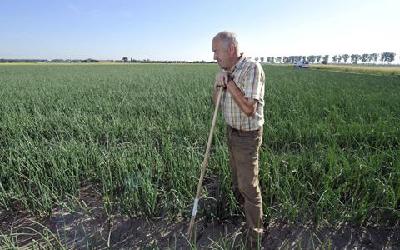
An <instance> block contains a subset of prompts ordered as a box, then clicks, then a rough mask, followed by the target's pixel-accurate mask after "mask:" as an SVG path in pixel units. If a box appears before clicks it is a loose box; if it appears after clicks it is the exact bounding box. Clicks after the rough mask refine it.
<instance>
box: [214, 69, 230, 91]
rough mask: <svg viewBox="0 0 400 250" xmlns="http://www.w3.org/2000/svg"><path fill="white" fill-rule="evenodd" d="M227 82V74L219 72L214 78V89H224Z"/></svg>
mask: <svg viewBox="0 0 400 250" xmlns="http://www.w3.org/2000/svg"><path fill="white" fill-rule="evenodd" d="M227 82H228V73H227V72H226V71H221V72H219V73H218V74H217V76H216V77H215V85H214V88H218V87H222V88H226V84H227Z"/></svg>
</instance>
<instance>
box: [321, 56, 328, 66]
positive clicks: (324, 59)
mask: <svg viewBox="0 0 400 250" xmlns="http://www.w3.org/2000/svg"><path fill="white" fill-rule="evenodd" d="M328 59H329V55H325V56H324V57H323V58H322V64H327V63H328Z"/></svg>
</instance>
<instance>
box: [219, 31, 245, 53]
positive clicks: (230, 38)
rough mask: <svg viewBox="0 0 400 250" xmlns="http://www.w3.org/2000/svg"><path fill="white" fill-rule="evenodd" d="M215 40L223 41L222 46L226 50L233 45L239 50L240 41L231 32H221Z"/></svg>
mask: <svg viewBox="0 0 400 250" xmlns="http://www.w3.org/2000/svg"><path fill="white" fill-rule="evenodd" d="M213 39H218V40H220V41H222V46H223V48H224V49H228V47H229V46H230V45H231V44H233V46H234V47H235V48H236V49H238V45H239V44H238V41H237V39H236V34H235V33H233V32H229V31H222V32H219V33H218V34H216V35H215V36H214V38H213Z"/></svg>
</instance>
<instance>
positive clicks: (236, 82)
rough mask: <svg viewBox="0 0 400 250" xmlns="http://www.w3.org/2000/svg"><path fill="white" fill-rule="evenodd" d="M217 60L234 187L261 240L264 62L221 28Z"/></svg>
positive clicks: (251, 232)
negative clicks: (242, 49)
mask: <svg viewBox="0 0 400 250" xmlns="http://www.w3.org/2000/svg"><path fill="white" fill-rule="evenodd" d="M212 51H213V53H214V60H217V63H218V65H219V67H220V68H221V69H222V70H221V72H219V73H218V74H217V76H216V80H215V84H214V91H213V101H214V103H215V102H216V99H217V93H218V88H223V93H222V97H221V103H220V105H221V110H222V113H223V115H224V118H225V121H226V123H227V137H228V148H229V164H230V167H231V171H232V183H233V191H234V193H235V196H236V198H237V200H238V201H239V203H240V204H241V206H242V207H243V208H244V212H245V215H246V226H247V229H248V235H247V240H248V241H250V242H251V243H252V244H254V242H257V241H258V242H260V241H259V240H260V239H261V236H262V232H263V226H262V198H261V189H260V185H259V179H258V171H259V168H258V157H259V153H258V152H259V148H260V145H261V141H262V126H263V124H264V113H263V108H264V82H265V75H264V71H263V69H262V67H261V65H260V64H259V63H257V62H255V61H253V60H251V59H249V58H246V57H244V56H243V54H242V53H239V48H238V42H237V40H236V35H235V34H234V33H231V32H220V33H218V34H217V35H216V36H215V37H214V38H213V40H212Z"/></svg>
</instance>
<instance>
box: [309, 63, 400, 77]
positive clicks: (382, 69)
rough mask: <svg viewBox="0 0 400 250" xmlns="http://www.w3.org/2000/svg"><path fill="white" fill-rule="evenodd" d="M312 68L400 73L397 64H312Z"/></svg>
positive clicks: (387, 73) (367, 72) (372, 72)
mask: <svg viewBox="0 0 400 250" xmlns="http://www.w3.org/2000/svg"><path fill="white" fill-rule="evenodd" d="M311 68H312V69H319V70H329V71H342V72H352V73H361V74H376V75H400V66H399V65H395V66H391V65H362V64H359V65H357V64H346V65H343V64H328V65H323V64H312V65H311Z"/></svg>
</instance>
